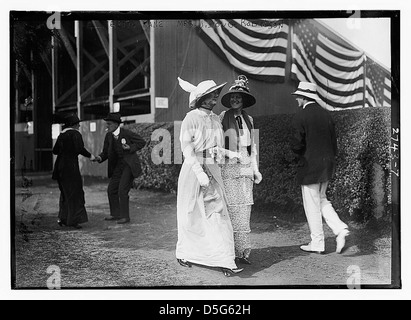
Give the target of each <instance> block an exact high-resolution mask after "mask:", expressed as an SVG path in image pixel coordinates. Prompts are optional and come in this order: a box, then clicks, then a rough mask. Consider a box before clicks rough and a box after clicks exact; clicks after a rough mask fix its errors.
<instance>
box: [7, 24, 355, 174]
mask: <svg viewBox="0 0 411 320" xmlns="http://www.w3.org/2000/svg"><path fill="white" fill-rule="evenodd" d="M80 17H81V16H80ZM97 17H99V16H97ZM104 17H105V16H104ZM99 18H100V17H99ZM311 20H312V19H311ZM312 23H315V24H316V26H317V27H318V28H320V29H321V31H322V32H323V33H324V34H325V35H327V36H328V37H329V38H330V39H332V40H333V41H335V42H336V43H339V44H340V45H341V46H344V47H346V48H352V49H355V47H354V46H353V45H352V44H350V43H349V42H348V41H347V40H345V39H343V38H342V37H340V36H339V35H337V34H335V33H334V32H332V31H331V30H330V29H328V28H327V27H325V26H324V25H322V24H321V23H318V22H316V21H314V20H313V22H312ZM291 37H292V33H291V32H289V33H288V40H289V41H288V42H287V43H288V44H287V48H286V52H285V54H286V61H285V75H284V81H282V82H266V81H260V80H256V79H254V78H253V77H249V87H250V90H251V91H252V93H253V94H254V95H255V96H256V98H257V103H256V105H255V106H253V107H252V108H250V109H249V110H248V111H249V113H250V114H251V115H252V116H263V115H272V114H281V113H294V112H295V109H296V107H297V104H296V102H295V99H294V98H293V97H292V96H291V95H290V93H292V92H293V91H294V90H295V89H296V87H297V84H298V83H297V81H295V80H293V78H292V74H291V63H292V56H291V55H292V41H291ZM51 45H52V50H51V52H50V53H49V61H50V64H49V70H48V71H44V73H43V76H44V77H45V79H43V80H41V81H42V86H40V87H42V88H43V89H42V91H44V92H43V98H41V99H45V100H47V102H45V104H44V106H47V105H50V107H46V108H43V105H41V104H39V103H38V99H36V103H35V104H34V111H33V114H35V115H36V116H35V119H34V120H36V119H38V121H39V122H38V124H37V125H34V127H35V128H37V129H35V130H37V132H36V131H35V132H34V135H35V136H36V137H37V138H36V139H35V141H37V142H34V149H35V150H36V149H37V150H41V149H42V147H43V146H46V147H44V148H43V149H44V150H45V152H43V153H42V156H41V157H40V156H37V157H32V158H33V160H34V162H35V164H34V166H32V167H33V168H34V169H35V170H36V169H37V170H43V171H46V170H51V165H50V164H51V162H52V155H51V146H52V141H53V140H54V139H56V137H57V134H58V132H59V129H58V125H56V124H54V125H53V124H52V116H53V115H56V114H60V113H69V112H74V113H77V114H78V116H79V117H80V118H81V119H83V120H86V124H87V128H86V129H85V130H86V131H88V130H89V131H91V132H103V131H102V129H101V126H102V125H103V121H102V119H103V118H104V117H105V116H106V115H107V113H108V112H110V111H118V110H119V111H120V112H121V114H122V116H123V120H124V122H125V123H140V122H170V121H181V120H182V119H183V118H184V116H185V114H186V113H187V112H188V111H189V109H188V93H186V92H184V91H183V90H182V89H181V88H180V87H179V85H178V81H177V77H181V78H182V79H184V80H187V81H189V82H191V83H193V84H195V85H197V84H198V83H199V82H201V81H203V80H208V79H211V80H214V81H215V82H216V83H218V84H219V83H223V82H227V83H228V85H227V86H226V87H225V88H224V89H223V92H222V94H223V93H224V92H226V91H227V90H228V87H229V85H230V84H231V83H232V82H233V81H234V79H236V78H237V76H238V75H239V74H240V73H241V71H239V70H238V69H237V68H235V67H234V66H232V65H230V64H229V63H227V61H226V60H225V59H222V58H221V57H220V56H219V55H217V54H216V52H215V51H214V50H213V49H212V48H211V47H210V46H209V45H207V44H206V43H205V41H203V39H202V37H201V36H200V34H199V32H198V28H197V27H196V24H195V23H193V22H192V21H190V20H177V19H175V20H170V19H164V20H124V19H121V20H107V19H106V20H101V19H100V20H92V19H90V20H85V19H83V20H81V19H79V20H77V19H73V18H69V17H67V19H65V18H64V17H62V19H61V23H60V24H59V25H58V26H57V25H56V26H55V28H54V30H53V37H52V38H51ZM47 88H48V89H49V90H46V89H47ZM33 91H34V89H33ZM47 91H48V93H47ZM27 94H28V93H27ZM18 95H19V93H16V96H18ZM21 95H22V93H21V92H20V98H19V99H17V100H21ZM37 98H39V96H38V95H37ZM16 105H19V104H18V103H17V102H16ZM42 108H43V109H42ZM41 110H42V111H41ZM222 110H224V108H223V107H222V106H221V105H218V106H217V107H216V108H215V110H214V111H215V112H216V113H219V112H221V111H222ZM43 113H46V114H43ZM21 120H22V117H16V124H15V128H16V145H17V144H19V145H23V144H22V143H23V142H24V141H25V139H26V140H27V135H28V133H27V130H26V129H27V126H26V123H25V120H24V119H23V121H24V122H23V123H17V122H18V121H21ZM92 122H93V123H94V125H90V124H91V123H92ZM53 126H54V127H53ZM52 127H53V128H54V129H53V130H52ZM40 130H46V131H47V133H46V134H42V135H41V136H39V133H38V132H39V131H40ZM103 138H104V137H101V138H97V139H95V141H90V143H93V144H94V145H96V146H95V147H93V149H95V150H97V149H98V148H100V146H101V145H102V139H103ZM20 151H21V152H19V153H18V154H17V153H16V168H15V169H16V170H18V169H20V167H21V166H22V165H23V162H22V160H21V159H22V158H23V157H25V158H30V156H29V155H28V154H29V153H30V152H31V151H30V150H29V148H27V149H25V150H24V152H25V153H26V154H23V153H24V152H23V150H20ZM33 151H34V150H33ZM17 158H19V159H17ZM46 158H47V160H45V159H46ZM42 161H46V163H47V165H45V166H41V165H39V162H42ZM36 163H37V165H36Z"/></svg>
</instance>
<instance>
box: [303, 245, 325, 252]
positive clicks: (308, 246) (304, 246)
mask: <svg viewBox="0 0 411 320" xmlns="http://www.w3.org/2000/svg"><path fill="white" fill-rule="evenodd" d="M300 249H301V250H303V251H306V252H312V253H318V254H323V253H324V250H323V251H320V250H312V249H311V244H307V245H303V246H300Z"/></svg>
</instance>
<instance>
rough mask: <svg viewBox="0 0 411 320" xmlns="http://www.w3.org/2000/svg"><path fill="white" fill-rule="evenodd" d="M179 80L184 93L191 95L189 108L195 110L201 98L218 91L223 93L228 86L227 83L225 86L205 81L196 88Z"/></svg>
mask: <svg viewBox="0 0 411 320" xmlns="http://www.w3.org/2000/svg"><path fill="white" fill-rule="evenodd" d="M177 79H178V83H179V84H180V87H181V88H182V89H183V90H184V91H186V92H189V93H190V97H189V99H188V100H189V107H190V108H191V109H193V108H195V105H196V103H197V101H198V100H199V99H200V98H201V97H204V96H205V95H206V94H209V93H211V92H213V91H216V90H219V92H221V90H222V89H223V87H224V86H225V85H226V84H227V82H225V83H223V84H220V85H217V84H216V83H215V82H214V81H213V80H205V81H202V82H200V83H199V84H198V85H197V86H195V85H193V84H191V83H190V82H188V81H185V80H183V79H181V78H180V77H178V78H177Z"/></svg>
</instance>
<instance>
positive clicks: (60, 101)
mask: <svg viewBox="0 0 411 320" xmlns="http://www.w3.org/2000/svg"><path fill="white" fill-rule="evenodd" d="M76 90H77V83H76V84H75V85H74V86H72V87H71V88H70V89H68V90H67V91H66V92H64V93H63V94H62V95H61V96H60V97H58V98H57V99H56V106H58V105H60V104H61V103H62V102H63V101H64V100H65V99H66V98H67V97H68V96H70V95H71V94H72V93H73V92H75V91H76Z"/></svg>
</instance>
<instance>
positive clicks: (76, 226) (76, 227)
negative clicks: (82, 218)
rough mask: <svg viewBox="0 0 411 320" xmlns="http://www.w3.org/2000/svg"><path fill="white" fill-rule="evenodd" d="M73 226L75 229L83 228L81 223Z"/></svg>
mask: <svg viewBox="0 0 411 320" xmlns="http://www.w3.org/2000/svg"><path fill="white" fill-rule="evenodd" d="M73 228H74V229H82V228H83V227H82V226H81V225H79V224H76V225H74V226H73Z"/></svg>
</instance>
